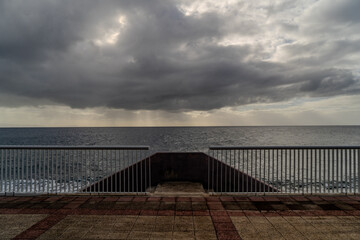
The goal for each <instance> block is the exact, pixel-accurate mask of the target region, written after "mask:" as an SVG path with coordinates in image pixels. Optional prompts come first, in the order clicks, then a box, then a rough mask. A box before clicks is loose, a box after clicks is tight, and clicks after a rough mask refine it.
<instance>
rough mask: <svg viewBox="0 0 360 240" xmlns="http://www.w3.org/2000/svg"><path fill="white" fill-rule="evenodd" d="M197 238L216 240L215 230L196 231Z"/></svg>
mask: <svg viewBox="0 0 360 240" xmlns="http://www.w3.org/2000/svg"><path fill="white" fill-rule="evenodd" d="M195 238H196V240H208V239H209V240H216V239H217V237H216V233H215V231H195Z"/></svg>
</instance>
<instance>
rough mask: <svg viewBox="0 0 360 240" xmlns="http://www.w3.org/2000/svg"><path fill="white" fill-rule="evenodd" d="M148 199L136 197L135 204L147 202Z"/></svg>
mask: <svg viewBox="0 0 360 240" xmlns="http://www.w3.org/2000/svg"><path fill="white" fill-rule="evenodd" d="M146 199H147V198H146V197H134V198H133V200H132V201H133V202H146Z"/></svg>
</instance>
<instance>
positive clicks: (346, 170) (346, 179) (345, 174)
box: [344, 149, 349, 194]
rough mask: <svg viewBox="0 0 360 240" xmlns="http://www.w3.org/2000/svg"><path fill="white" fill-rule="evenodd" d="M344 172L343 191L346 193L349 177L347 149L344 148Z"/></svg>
mask: <svg viewBox="0 0 360 240" xmlns="http://www.w3.org/2000/svg"><path fill="white" fill-rule="evenodd" d="M344 161H345V172H344V177H345V184H346V185H345V186H346V187H345V193H346V194H347V193H348V191H347V190H348V188H347V185H348V178H349V175H348V150H347V149H345V159H344Z"/></svg>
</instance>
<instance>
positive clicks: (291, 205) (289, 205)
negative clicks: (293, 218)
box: [286, 204, 305, 210]
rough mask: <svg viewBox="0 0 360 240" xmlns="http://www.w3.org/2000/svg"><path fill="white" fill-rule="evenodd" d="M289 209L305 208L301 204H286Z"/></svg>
mask: <svg viewBox="0 0 360 240" xmlns="http://www.w3.org/2000/svg"><path fill="white" fill-rule="evenodd" d="M286 206H287V207H288V208H289V209H290V210H305V207H304V206H303V205H302V204H286Z"/></svg>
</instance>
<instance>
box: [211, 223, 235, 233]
mask: <svg viewBox="0 0 360 240" xmlns="http://www.w3.org/2000/svg"><path fill="white" fill-rule="evenodd" d="M214 227H215V229H216V231H236V228H235V226H234V224H233V223H232V222H214Z"/></svg>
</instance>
